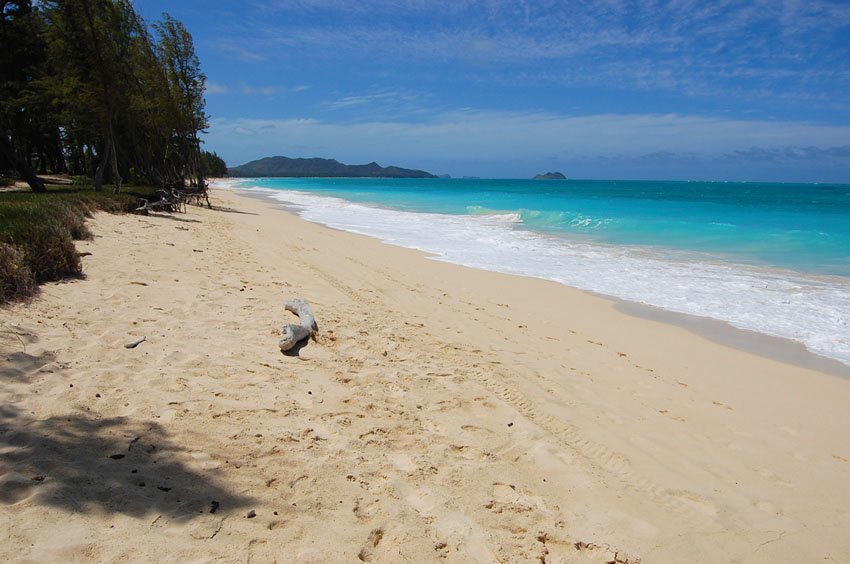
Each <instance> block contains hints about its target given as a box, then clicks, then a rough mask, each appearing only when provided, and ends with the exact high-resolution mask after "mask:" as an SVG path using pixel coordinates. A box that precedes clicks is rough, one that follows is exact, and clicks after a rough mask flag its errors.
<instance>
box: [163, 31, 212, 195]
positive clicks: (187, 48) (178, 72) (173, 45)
mask: <svg viewBox="0 0 850 564" xmlns="http://www.w3.org/2000/svg"><path fill="white" fill-rule="evenodd" d="M154 29H155V30H156V31H157V34H158V35H159V44H158V52H159V59H160V62H161V64H162V65H163V67H164V68H165V71H166V77H167V79H168V84H169V87H170V91H171V93H172V96H173V99H174V100H175V101H176V104H177V110H178V115H179V120H178V122H177V126H178V127H177V130H176V131H175V134H176V135H177V140H178V145H179V147H180V150H181V153H182V155H183V162H184V163H185V164H186V165H188V170H186V172H187V176H189V178H190V181H191V182H192V183H194V184H196V185H197V186H201V187H202V186H203V185H204V172H203V167H202V164H201V141H200V138H199V137H198V133H199V132H201V131H203V130H205V129H206V128H207V127H208V125H209V124H208V118H207V116H206V114H205V113H204V90H205V88H206V80H207V77H206V76H205V75H204V73H203V72H201V62H200V60H199V59H198V56H197V55H196V54H195V45H194V42H193V41H192V35H191V34H190V33H189V32H188V31H187V30H186V28H185V27H184V26H183V24H182V23H180V22H179V21H178V20H175V19H174V18H172V17H171V16H170V15H168V14H163V15H162V21H161V22H158V23H155V24H154Z"/></svg>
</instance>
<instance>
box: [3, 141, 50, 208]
mask: <svg viewBox="0 0 850 564" xmlns="http://www.w3.org/2000/svg"><path fill="white" fill-rule="evenodd" d="M0 153H3V156H4V157H5V158H6V159H7V160H8V161H9V162H10V163H12V164H13V165H14V167H15V170H17V171H18V174H20V175H21V178H23V179H24V180H25V181H26V183H27V184H29V185H30V188H32V191H33V192H47V188H46V187H45V186H44V182H43V181H42V180H41V179H40V178H39V177H38V176H36V175H35V172H33V170H32V168H31V167H30V165H29V163H27V162H26V160H24V159H21V158H20V157H19V156H18V154H17V152H16V151H15V148H14V147H13V146H12V140H11V139H10V138H9V134H8V133H7V132H6V130H5V129H4V128H2V127H0Z"/></svg>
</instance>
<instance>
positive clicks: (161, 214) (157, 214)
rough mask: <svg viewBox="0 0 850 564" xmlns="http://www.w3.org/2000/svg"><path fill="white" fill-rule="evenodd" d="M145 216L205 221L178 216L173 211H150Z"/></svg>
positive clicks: (196, 221) (183, 220) (184, 220)
mask: <svg viewBox="0 0 850 564" xmlns="http://www.w3.org/2000/svg"><path fill="white" fill-rule="evenodd" d="M140 215H141V214H140ZM145 217H149V218H151V219H170V220H171V221H178V222H180V223H203V221H201V220H200V219H191V218H188V217H177V216H176V215H174V214H173V213H169V212H148V213H147V214H145Z"/></svg>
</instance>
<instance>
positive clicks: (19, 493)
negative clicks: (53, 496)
mask: <svg viewBox="0 0 850 564" xmlns="http://www.w3.org/2000/svg"><path fill="white" fill-rule="evenodd" d="M43 480H44V478H41V477H38V478H28V477H26V476H24V475H22V474H18V473H17V472H6V473H5V474H2V475H0V503H3V504H5V505H14V504H16V503H20V502H22V501H24V500H26V499H29V498H30V497H32V496H33V495H35V488H36V487H37V486H38V485H39V484H41V482H42V481H43Z"/></svg>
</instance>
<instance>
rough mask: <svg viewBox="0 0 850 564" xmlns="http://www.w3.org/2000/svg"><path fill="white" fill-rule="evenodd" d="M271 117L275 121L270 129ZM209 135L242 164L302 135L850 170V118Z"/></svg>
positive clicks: (489, 157)
mask: <svg viewBox="0 0 850 564" xmlns="http://www.w3.org/2000/svg"><path fill="white" fill-rule="evenodd" d="M268 125H273V126H274V127H273V128H272V129H264V126H268ZM240 134H241V135H240ZM208 139H209V141H210V144H211V145H214V146H215V147H216V149H217V150H219V151H220V152H222V153H224V154H226V155H229V158H230V160H231V161H234V162H235V161H245V160H250V159H252V158H257V157H260V156H264V155H268V154H272V153H274V154H289V155H293V156H316V155H305V154H301V153H300V151H299V150H298V148H297V147H296V143H297V144H298V145H301V146H307V147H327V148H328V155H331V156H334V157H336V158H340V159H344V160H349V161H352V162H359V161H368V160H373V159H383V160H385V161H391V162H393V163H394V164H402V165H404V164H409V165H411V166H424V165H423V163H425V164H427V163H449V162H454V163H462V162H480V163H485V162H486V163H491V165H492V164H493V163H498V162H500V161H504V162H507V161H510V162H513V163H520V162H524V163H537V162H541V161H543V160H549V161H557V162H561V163H563V164H564V167H565V168H569V167H570V166H572V164H573V163H577V162H589V161H592V160H597V161H598V160H599V159H612V160H615V161H619V162H621V163H624V162H629V163H634V164H640V165H641V166H646V165H653V166H654V167H655V169H656V170H658V171H659V174H660V175H661V177H663V176H664V174H663V171H664V166H665V163H667V164H670V163H674V162H676V163H678V164H681V161H682V160H683V159H689V160H690V161H691V162H692V163H693V162H697V161H702V162H703V163H709V162H716V161H719V160H723V161H727V162H728V161H729V160H730V159H733V158H734V159H737V160H738V161H740V162H741V163H747V162H750V163H753V162H756V161H764V160H765V159H766V158H767V157H766V156H767V155H773V156H772V157H771V158H773V159H774V160H776V159H780V158H781V159H790V158H795V159H796V160H797V162H798V163H799V162H800V161H811V162H819V163H823V162H829V163H832V164H840V165H841V166H843V167H844V168H843V169H844V170H845V171H846V170H850V168H848V166H850V150H848V145H850V144H848V140H850V126H831V125H820V124H814V123H800V122H783V121H763V120H762V121H755V120H754V121H748V120H735V119H722V118H714V117H705V116H684V115H678V114H667V115H662V114H646V115H641V114H634V115H616V114H599V115H586V116H566V115H558V114H550V113H528V112H521V113H507V112H483V111H476V110H467V111H456V112H446V113H443V114H440V115H438V116H435V117H434V118H433V119H431V120H429V121H426V122H411V121H395V122H390V121H374V122H362V123H339V122H329V121H321V120H315V119H290V120H250V119H245V120H218V121H214V122H213V123H212V125H211V127H210V133H209V136H208ZM525 166H528V165H525ZM742 171H743V169H742ZM742 173H743V172H742ZM832 173H834V171H833V172H830V174H832ZM847 175H848V173H846V172H845V176H847ZM847 180H850V178H847Z"/></svg>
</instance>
